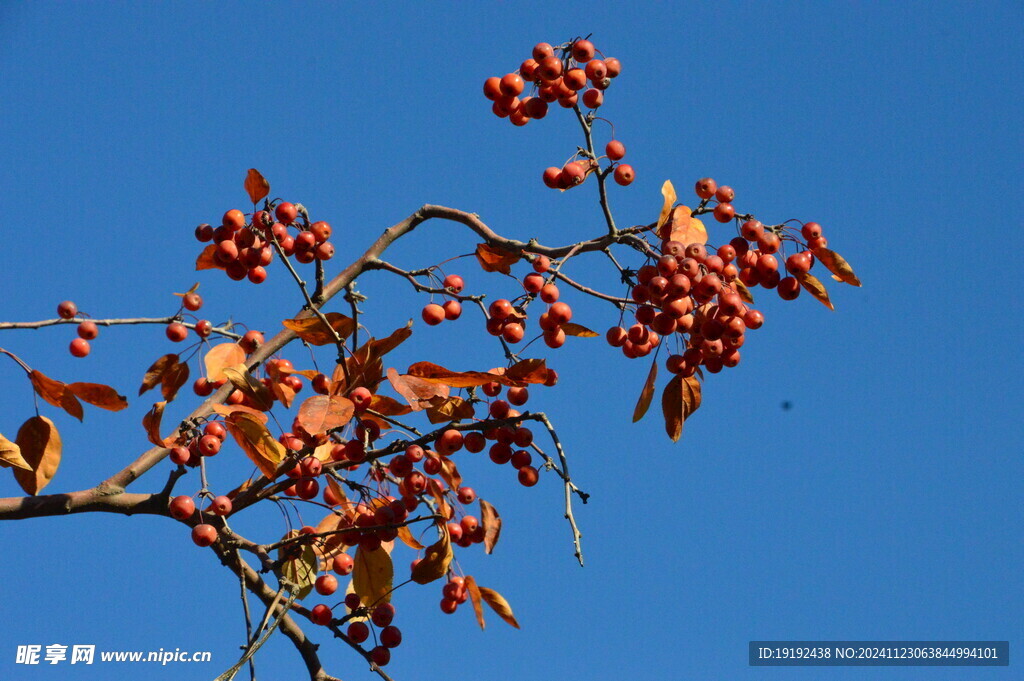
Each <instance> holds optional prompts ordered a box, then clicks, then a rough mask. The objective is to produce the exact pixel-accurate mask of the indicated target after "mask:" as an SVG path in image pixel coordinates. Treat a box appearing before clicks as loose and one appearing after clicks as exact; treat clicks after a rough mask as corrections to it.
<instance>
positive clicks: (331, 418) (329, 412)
mask: <svg viewBox="0 0 1024 681" xmlns="http://www.w3.org/2000/svg"><path fill="white" fill-rule="evenodd" d="M354 412H355V405H354V404H353V403H352V400H350V399H348V398H347V397H342V396H341V395H313V396H312V397H310V398H308V399H307V400H306V401H305V402H303V403H302V406H301V407H299V415H298V420H299V423H300V424H301V425H302V427H303V428H305V429H306V432H307V433H309V434H310V435H319V434H320V433H326V432H327V431H329V430H333V429H335V428H341V427H342V426H344V425H345V424H346V423H348V422H349V421H351V420H352V414H353V413H354Z"/></svg>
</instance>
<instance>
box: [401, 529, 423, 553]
mask: <svg viewBox="0 0 1024 681" xmlns="http://www.w3.org/2000/svg"><path fill="white" fill-rule="evenodd" d="M398 538H399V539H401V540H402V541H403V542H404V543H405V545H406V546H408V547H409V548H410V549H413V550H415V551H422V550H423V549H425V548H426V547H425V546H423V544H421V543H419V541H417V540H416V537H414V536H412V530H410V529H409V526H408V525H402V526H401V527H399V528H398Z"/></svg>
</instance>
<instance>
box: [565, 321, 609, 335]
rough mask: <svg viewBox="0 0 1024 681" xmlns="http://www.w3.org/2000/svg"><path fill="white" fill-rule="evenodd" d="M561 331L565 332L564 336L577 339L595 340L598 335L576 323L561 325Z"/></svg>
mask: <svg viewBox="0 0 1024 681" xmlns="http://www.w3.org/2000/svg"><path fill="white" fill-rule="evenodd" d="M561 328H562V331H564V332H565V335H566V336H576V337H577V338H597V337H598V335H600V334H598V333H597V332H596V331H591V330H590V329H588V328H587V327H585V326H583V325H582V324H577V323H576V322H566V323H565V324H562V327H561Z"/></svg>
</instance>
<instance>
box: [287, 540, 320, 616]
mask: <svg viewBox="0 0 1024 681" xmlns="http://www.w3.org/2000/svg"><path fill="white" fill-rule="evenodd" d="M295 536H298V530H292V531H290V532H289V533H288V534H286V535H285V536H284V539H291V538H292V537H295ZM288 548H291V547H288V546H282V547H280V548H278V549H277V557H278V559H281V558H284V556H285V551H286V550H287V549H288ZM319 567H320V562H319V561H318V560H317V557H316V553H315V552H314V551H313V547H312V546H309V545H306V546H303V547H302V554H301V555H300V556H299V557H298V558H291V559H288V560H285V561H284V562H283V563H282V564H281V576H282V577H283V578H284V579H287V580H288V581H290V582H291V583H292V584H293V585H294V586H295V588H294V589H289V591H290V592H292V593H294V594H295V597H296V598H298V599H299V600H302V599H303V598H305V597H306V596H308V595H309V593H310V592H311V591H312V590H313V584H314V582H316V573H317V569H318V568H319Z"/></svg>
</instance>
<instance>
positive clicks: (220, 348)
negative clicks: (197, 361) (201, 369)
mask: <svg viewBox="0 0 1024 681" xmlns="http://www.w3.org/2000/svg"><path fill="white" fill-rule="evenodd" d="M203 361H204V362H205V363H206V380H208V381H211V382H214V383H215V382H217V381H220V380H222V379H227V376H225V375H224V369H225V368H227V367H233V366H236V365H238V364H241V363H242V362H244V361H245V350H243V349H242V348H241V347H240V346H239V345H238V343H220V344H219V345H214V346H213V347H212V348H210V351H209V352H207V353H206V357H205V358H204V359H203Z"/></svg>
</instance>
